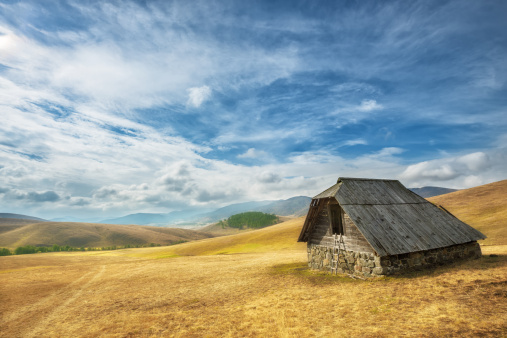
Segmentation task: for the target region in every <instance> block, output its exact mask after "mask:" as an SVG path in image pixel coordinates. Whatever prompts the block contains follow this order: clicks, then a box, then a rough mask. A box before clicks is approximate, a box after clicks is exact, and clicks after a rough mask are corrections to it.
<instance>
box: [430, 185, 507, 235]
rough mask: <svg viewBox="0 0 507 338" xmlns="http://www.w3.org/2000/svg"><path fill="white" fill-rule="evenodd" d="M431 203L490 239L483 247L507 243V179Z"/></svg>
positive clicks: (443, 197)
mask: <svg viewBox="0 0 507 338" xmlns="http://www.w3.org/2000/svg"><path fill="white" fill-rule="evenodd" d="M428 200H429V201H430V202H432V203H435V204H439V205H442V206H444V208H446V209H447V210H449V211H450V212H451V213H452V214H453V215H454V216H456V217H458V218H459V219H460V220H462V221H463V222H465V223H467V224H469V225H471V226H472V227H474V228H475V229H477V230H479V231H480V232H482V233H483V234H485V235H486V236H488V238H486V239H485V240H484V241H480V243H481V245H499V244H507V180H503V181H499V182H495V183H490V184H486V185H481V186H479V187H475V188H470V189H466V190H459V191H456V192H453V193H450V194H445V195H441V196H435V197H432V198H429V199H428Z"/></svg>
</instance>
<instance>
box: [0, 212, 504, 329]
mask: <svg viewBox="0 0 507 338" xmlns="http://www.w3.org/2000/svg"><path fill="white" fill-rule="evenodd" d="M444 205H445V204H444ZM493 216H494V215H493ZM495 219H496V218H495ZM499 221H500V223H499V224H502V223H501V222H502V221H504V220H501V219H500V220H499ZM302 224H303V218H299V219H294V220H291V221H288V222H285V223H282V224H278V225H275V226H272V227H269V228H265V229H261V230H256V231H251V232H247V233H241V234H237V235H232V236H226V237H219V238H213V239H204V240H199V241H196V242H189V243H184V244H181V245H176V246H172V247H160V248H143V249H127V250H118V251H108V252H85V253H77V252H72V253H50V254H37V255H25V256H10V257H0V296H1V298H2V299H1V301H2V303H1V304H2V306H1V307H0V336H3V337H35V336H54V337H69V336H88V337H92V336H111V337H130V336H174V337H216V336H220V337H243V336H245V337H257V336H280V337H306V336H319V337H321V336H333V337H342V336H343V337H349V336H356V337H358V336H359V337H387V336H417V337H419V336H426V337H434V336H456V337H462V336H469V337H476V336H507V301H506V300H507V242H506V241H505V240H503V239H499V240H497V239H496V238H494V235H493V236H492V238H491V240H492V241H497V242H499V244H501V245H490V246H485V247H483V253H484V256H483V257H482V258H481V259H479V260H474V261H467V262H458V263H456V264H454V265H450V266H445V267H439V268H435V269H432V270H426V271H421V272H414V273H411V274H407V275H404V276H397V277H389V278H382V279H375V280H369V281H363V280H354V279H350V278H348V277H341V276H331V275H328V274H323V273H319V272H312V271H309V270H308V269H307V267H306V250H305V244H304V243H297V242H296V239H297V236H298V234H299V231H300V229H301V227H302ZM490 236H491V235H490ZM490 255H496V257H494V256H493V257H492V256H490Z"/></svg>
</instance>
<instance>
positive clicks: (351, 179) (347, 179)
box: [336, 177, 398, 183]
mask: <svg viewBox="0 0 507 338" xmlns="http://www.w3.org/2000/svg"><path fill="white" fill-rule="evenodd" d="M343 180H346V181H390V182H398V180H394V179H387V178H360V177H338V181H337V182H336V183H340V182H341V181H343Z"/></svg>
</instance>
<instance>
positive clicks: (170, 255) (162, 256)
mask: <svg viewBox="0 0 507 338" xmlns="http://www.w3.org/2000/svg"><path fill="white" fill-rule="evenodd" d="M174 257H180V255H175V254H166V255H160V256H157V257H155V258H154V259H163V258H174Z"/></svg>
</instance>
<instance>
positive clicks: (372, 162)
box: [0, 0, 507, 218]
mask: <svg viewBox="0 0 507 338" xmlns="http://www.w3.org/2000/svg"><path fill="white" fill-rule="evenodd" d="M506 15H507V3H506V2H504V1H490V2H488V3H487V4H486V3H483V2H477V1H462V0H456V1H414V2H406V1H389V2H381V3H379V2H368V1H366V2H341V1H340V2H319V3H318V4H317V3H315V2H311V1H308V2H304V1H303V2H297V3H295V2H292V1H287V2H271V1H256V2H241V1H220V2H212V1H196V2H191V3H189V2H188V1H143V2H134V1H121V2H120V1H87V2H82V1H54V2H47V3H40V2H39V1H12V2H8V3H0V117H1V123H0V200H1V204H2V209H4V211H5V212H18V213H26V214H31V215H37V216H40V217H47V218H50V217H57V216H62V215H72V216H76V217H85V216H89V215H98V216H101V217H106V216H115V215H121V214H126V213H133V212H168V211H171V210H178V209H184V208H187V207H192V206H194V207H217V206H221V205H224V204H230V203H235V202H241V201H249V200H266V199H279V198H289V197H292V196H295V195H308V196H313V195H315V194H317V193H319V192H320V191H321V190H323V189H325V188H327V187H328V186H329V185H330V184H333V183H334V182H335V180H336V179H337V177H338V176H352V177H373V178H396V179H400V180H401V181H402V183H404V184H405V185H406V186H409V187H419V186H424V185H438V186H444V187H449V188H467V187H472V186H476V185H480V184H485V183H489V182H493V181H497V180H501V179H505V178H506V171H505V168H507V95H506V89H507V88H506V82H507V62H506V61H505V56H506V55H507V22H506V21H505V17H506Z"/></svg>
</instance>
